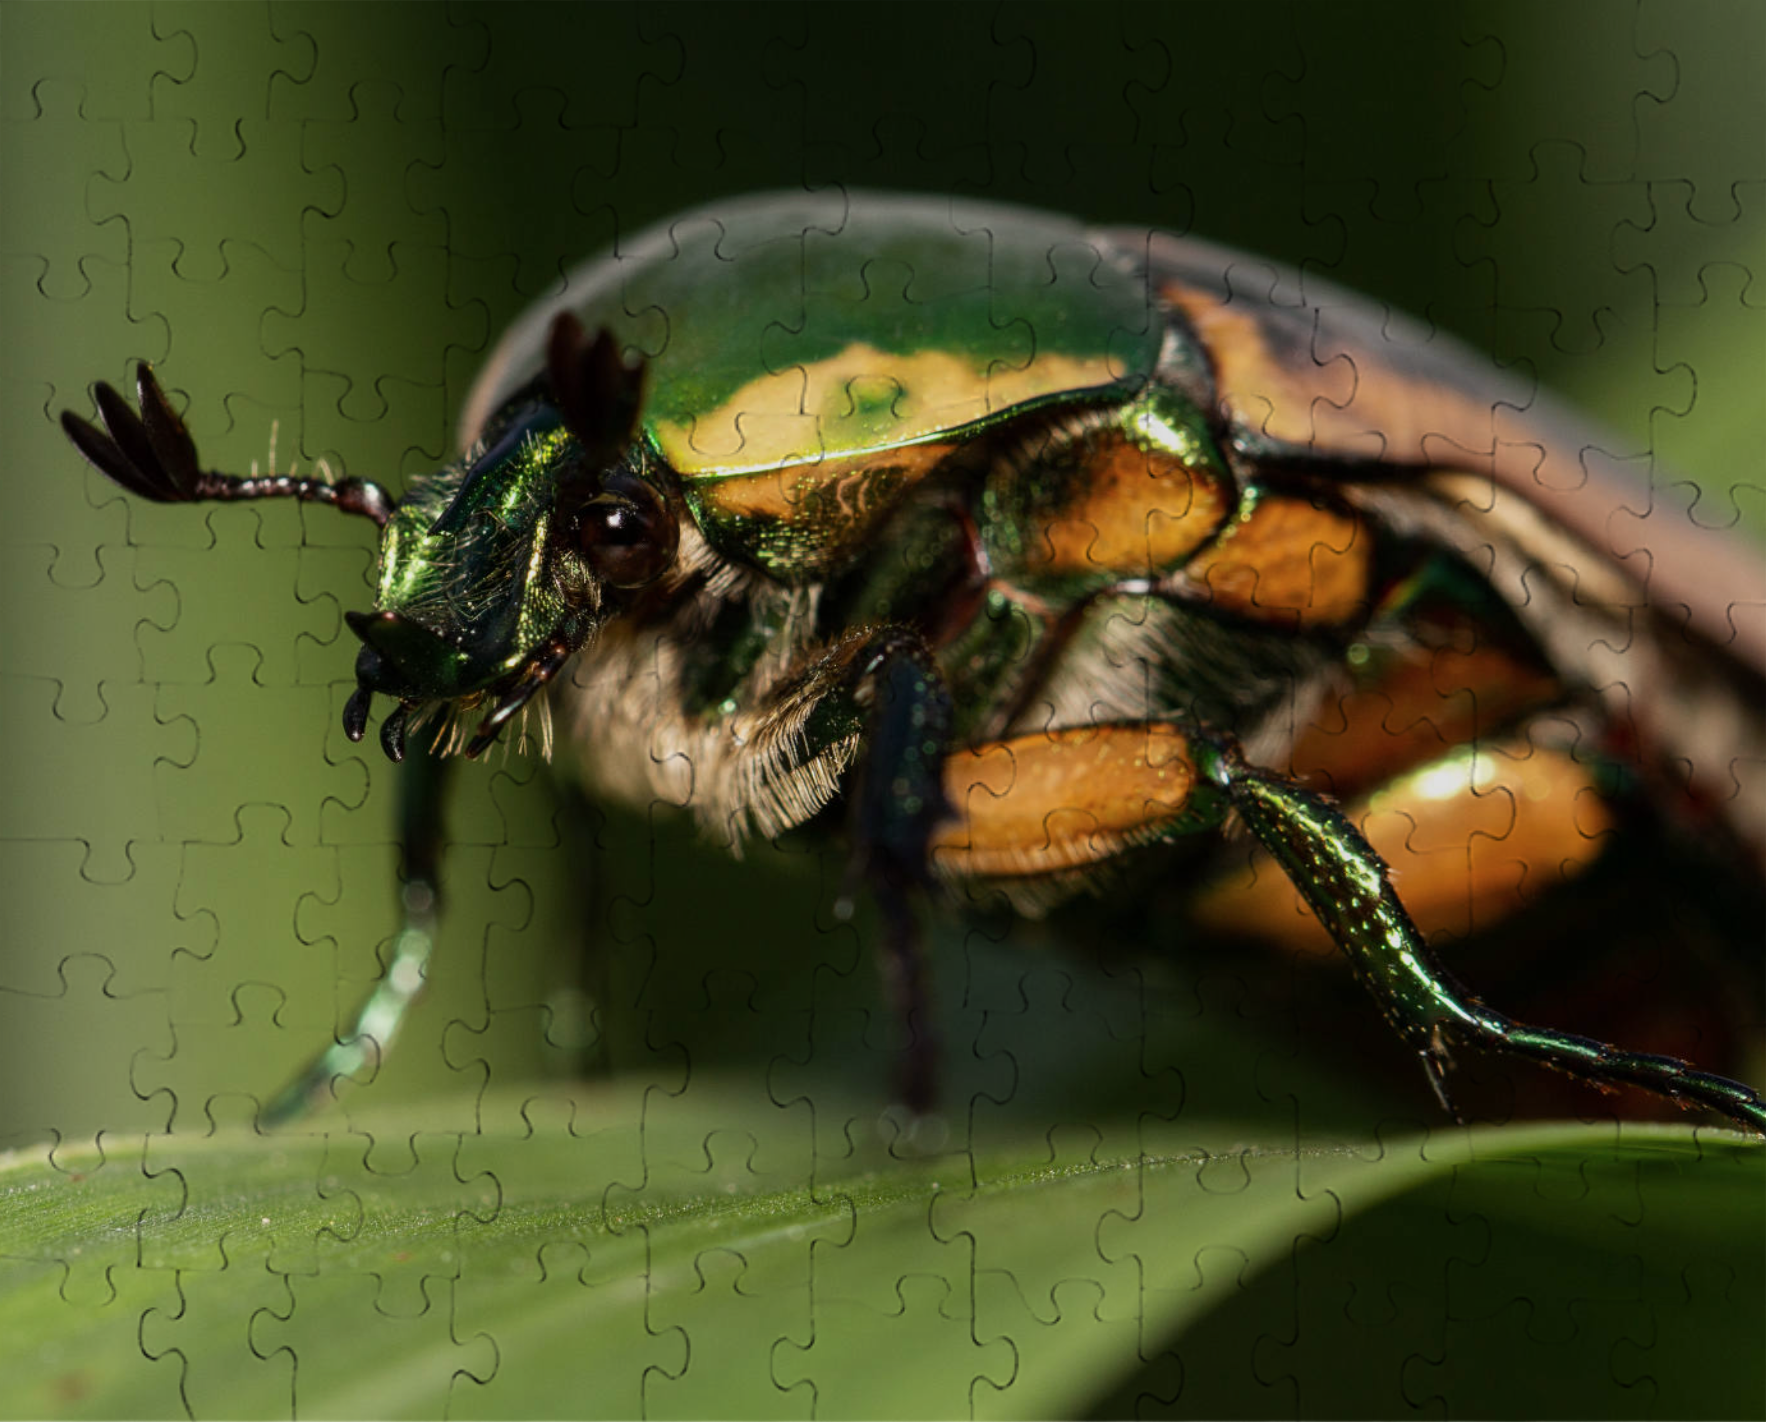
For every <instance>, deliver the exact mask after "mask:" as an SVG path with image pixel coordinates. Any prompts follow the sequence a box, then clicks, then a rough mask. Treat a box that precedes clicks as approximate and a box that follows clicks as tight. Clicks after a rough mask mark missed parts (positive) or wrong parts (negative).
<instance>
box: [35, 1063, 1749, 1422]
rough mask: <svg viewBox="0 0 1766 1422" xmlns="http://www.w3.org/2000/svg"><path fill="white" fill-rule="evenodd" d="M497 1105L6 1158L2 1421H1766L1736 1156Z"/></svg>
mask: <svg viewBox="0 0 1766 1422" xmlns="http://www.w3.org/2000/svg"><path fill="white" fill-rule="evenodd" d="M487 1105H488V1108H489V1109H487V1112H486V1114H487V1116H489V1117H493V1118H498V1119H508V1120H513V1121H517V1122H520V1123H522V1124H521V1125H519V1126H518V1127H517V1128H515V1129H507V1130H504V1129H499V1130H496V1131H490V1132H486V1133H483V1134H475V1133H472V1132H463V1131H458V1130H451V1131H450V1130H438V1129H433V1128H431V1127H432V1126H433V1125H434V1123H436V1122H441V1121H447V1120H451V1119H455V1118H456V1116H457V1105H456V1103H437V1105H436V1107H435V1108H434V1111H433V1114H430V1115H428V1116H427V1117H426V1112H425V1109H424V1108H421V1107H420V1108H417V1109H415V1110H411V1109H407V1110H406V1111H403V1112H401V1113H400V1114H399V1118H398V1119H397V1120H393V1119H391V1118H387V1119H381V1120H378V1121H373V1120H364V1121H357V1122H355V1123H354V1124H355V1129H344V1128H341V1127H334V1128H333V1129H331V1130H329V1131H326V1130H324V1129H322V1127H323V1125H324V1123H323V1122H322V1121H321V1122H320V1123H318V1125H316V1126H314V1127H312V1128H309V1130H308V1131H307V1132H304V1133H302V1132H294V1133H289V1134H285V1135H280V1136H275V1137H270V1136H263V1135H259V1134H256V1133H254V1132H251V1131H246V1130H228V1131H222V1132H217V1133H215V1134H213V1135H210V1136H207V1137H201V1138H187V1137H165V1136H154V1137H147V1138H144V1139H143V1138H136V1139H135V1140H134V1141H133V1142H132V1143H131V1144H130V1145H129V1146H128V1147H127V1148H123V1146H122V1144H121V1143H120V1142H117V1141H115V1140H111V1139H107V1140H106V1141H105V1142H104V1146H105V1149H104V1151H103V1152H102V1153H99V1152H84V1153H82V1152H75V1151H53V1152H52V1151H38V1152H19V1153H16V1154H15V1155H13V1156H12V1157H10V1158H8V1159H7V1160H6V1161H5V1162H4V1164H3V1165H0V1195H3V1197H4V1204H3V1206H0V1377H4V1378H6V1379H7V1382H6V1385H5V1389H4V1393H3V1394H0V1409H3V1410H4V1411H5V1413H6V1414H7V1415H14V1416H46V1415H57V1416H71V1415H78V1416H118V1415H132V1416H143V1417H147V1416H182V1415H187V1414H194V1415H197V1416H208V1415H217V1414H219V1415H235V1416H261V1415H275V1416H280V1415H286V1414H288V1413H289V1412H290V1411H291V1410H293V1411H295V1412H297V1413H298V1415H300V1416H302V1417H321V1416H346V1415H347V1416H393V1417H403V1416H439V1415H443V1414H444V1413H445V1414H446V1415H448V1416H451V1417H459V1416H499V1417H507V1416H541V1415H581V1416H638V1415H644V1416H649V1417H656V1416H706V1415H716V1416H809V1415H812V1413H813V1415H815V1416H820V1417H843V1416H884V1415H888V1416H923V1415H937V1416H949V1415H955V1416H961V1415H966V1414H971V1413H973V1414H974V1415H980V1416H1011V1417H1023V1416H1071V1415H1075V1414H1077V1413H1082V1412H1086V1411H1088V1410H1096V1411H1101V1412H1105V1413H1136V1412H1139V1413H1142V1414H1146V1413H1149V1412H1151V1413H1154V1414H1158V1413H1160V1412H1162V1411H1166V1410H1176V1411H1181V1412H1184V1413H1186V1414H1198V1413H1199V1414H1203V1415H1247V1416H1261V1415H1275V1414H1281V1415H1290V1414H1292V1413H1294V1412H1295V1411H1299V1412H1302V1413H1306V1414H1309V1415H1323V1414H1329V1413H1338V1412H1342V1413H1349V1412H1355V1413H1374V1414H1379V1415H1398V1414H1402V1413H1408V1412H1409V1411H1412V1410H1414V1409H1417V1408H1423V1409H1433V1410H1439V1409H1440V1408H1441V1407H1442V1406H1443V1405H1444V1404H1443V1402H1442V1401H1441V1399H1442V1398H1445V1397H1451V1398H1452V1410H1453V1411H1454V1412H1456V1413H1459V1412H1469V1413H1473V1414H1481V1415H1491V1416H1499V1415H1573V1414H1584V1415H1605V1416H1643V1415H1656V1414H1662V1413H1666V1414H1669V1415H1730V1414H1735V1415H1743V1414H1747V1413H1749V1412H1751V1411H1753V1410H1754V1409H1755V1408H1757V1406H1758V1401H1759V1398H1760V1397H1761V1395H1762V1387H1763V1386H1766V1377H1763V1373H1762V1368H1763V1364H1762V1361H1761V1355H1760V1350H1759V1347H1758V1341H1759V1338H1760V1337H1761V1335H1762V1331H1763V1329H1766V1318H1763V1316H1762V1315H1763V1312H1766V1310H1763V1305H1762V1300H1763V1299H1766V1218H1763V1213H1762V1210H1761V1200H1762V1199H1763V1198H1766V1192H1763V1191H1762V1184H1763V1183H1766V1182H1763V1174H1766V1150H1762V1149H1761V1148H1760V1147H1759V1146H1758V1145H1757V1144H1754V1143H1750V1142H1745V1141H1743V1140H1742V1139H1741V1138H1740V1137H1736V1136H1733V1135H1730V1134H1728V1133H1717V1132H1711V1131H1702V1130H1701V1131H1696V1132H1695V1131H1694V1130H1692V1129H1690V1128H1668V1127H1648V1126H1625V1127H1624V1128H1622V1130H1619V1131H1615V1129H1614V1128H1613V1127H1611V1126H1606V1127H1588V1126H1537V1127H1527V1128H1508V1129H1477V1130H1464V1131H1461V1130H1442V1131H1439V1132H1434V1133H1431V1134H1429V1135H1427V1136H1407V1137H1404V1138H1401V1139H1389V1140H1385V1141H1377V1140H1376V1141H1368V1142H1362V1143H1357V1144H1347V1145H1341V1146H1336V1147H1332V1148H1324V1147H1321V1146H1317V1145H1304V1146H1291V1147H1289V1148H1286V1149H1281V1148H1273V1147H1271V1146H1269V1145H1268V1144H1261V1145H1247V1144H1245V1143H1243V1142H1242V1141H1240V1140H1238V1139H1235V1137H1234V1135H1233V1128H1232V1127H1231V1126H1227V1125H1219V1124H1215V1125H1210V1123H1208V1122H1207V1121H1201V1122H1198V1123H1195V1124H1194V1126H1193V1127H1192V1128H1191V1129H1189V1131H1188V1135H1189V1136H1190V1138H1191V1140H1192V1142H1193V1143H1192V1144H1191V1145H1190V1146H1188V1147H1186V1148H1185V1149H1182V1150H1162V1151H1160V1152H1158V1153H1152V1152H1149V1153H1147V1154H1145V1155H1142V1154H1141V1153H1140V1151H1138V1150H1120V1149H1117V1150H1105V1149H1102V1148H1101V1147H1100V1146H1099V1144H1098V1143H1099V1142H1101V1141H1104V1140H1110V1141H1116V1142H1120V1141H1123V1140H1133V1139H1135V1138H1136V1136H1137V1135H1138V1136H1139V1137H1140V1139H1141V1140H1142V1141H1143V1142H1146V1143H1153V1142H1155V1141H1158V1142H1166V1141H1169V1140H1171V1139H1173V1138H1174V1134H1175V1133H1174V1129H1173V1128H1172V1127H1170V1126H1169V1125H1165V1124H1162V1123H1151V1124H1149V1123H1147V1122H1144V1121H1143V1122H1135V1121H1132V1120H1130V1121H1123V1122H1119V1123H1117V1125H1118V1126H1119V1127H1120V1129H1119V1130H1117V1131H1114V1132H1112V1131H1111V1130H1110V1129H1109V1128H1108V1127H1106V1128H1105V1129H1103V1130H1102V1131H1101V1133H1100V1134H1099V1135H1098V1136H1097V1137H1096V1138H1095V1139H1094V1140H1093V1142H1092V1143H1091V1144H1090V1145H1087V1144H1086V1143H1085V1142H1084V1141H1083V1140H1079V1139H1078V1138H1077V1137H1075V1136H1073V1135H1071V1134H1067V1135H1063V1134H1061V1133H1059V1132H1055V1131H1050V1130H1048V1129H1046V1128H1043V1129H1034V1128H1031V1127H1029V1126H1026V1127H1025V1128H1024V1129H1022V1130H1021V1131H1019V1132H1017V1133H1016V1134H1014V1133H1012V1132H996V1133H995V1134H994V1137H993V1139H992V1144H990V1145H988V1146H987V1147H986V1148H985V1149H982V1150H979V1151H976V1152H973V1153H971V1152H967V1151H952V1150H950V1149H949V1148H948V1147H946V1148H945V1149H944V1151H943V1152H942V1153H922V1151H921V1150H919V1149H917V1148H916V1147H914V1146H913V1145H912V1144H911V1143H910V1142H909V1141H908V1140H907V1139H906V1138H904V1137H903V1136H902V1134H901V1133H900V1132H899V1130H898V1129H897V1126H898V1122H897V1121H896V1118H894V1117H893V1116H887V1115H886V1116H884V1117H881V1118H878V1117H875V1116H874V1115H867V1114H866V1112H865V1110H864V1109H863V1108H862V1107H861V1106H855V1105H850V1104H846V1103H842V1102H840V1101H839V1100H838V1099H825V1098H822V1097H818V1099H817V1100H816V1102H815V1103H814V1105H813V1106H812V1105H811V1103H810V1102H808V1101H807V1100H798V1101H795V1102H791V1103H788V1104H785V1105H778V1104H775V1103H773V1102H771V1101H760V1102H759V1103H758V1104H757V1103H756V1098H755V1093H754V1091H753V1089H752V1082H751V1081H749V1080H746V1079H742V1078H739V1077H737V1076H734V1075H732V1076H731V1077H727V1078H724V1079H721V1080H718V1081H708V1080H705V1079H698V1080H696V1081H695V1083H694V1089H693V1091H692V1093H691V1095H690V1096H683V1095H671V1094H670V1093H668V1092H666V1091H662V1090H659V1089H656V1088H655V1087H651V1086H644V1085H639V1084H625V1085H620V1086H602V1087H594V1088H578V1089H577V1090H576V1091H575V1092H574V1093H573V1095H572V1096H560V1095H549V1096H544V1097H531V1098H521V1097H510V1098H505V1099H500V1100H499V1099H497V1098H489V1099H488V1102H487ZM831 1121H832V1122H834V1123H836V1124H837V1126H838V1130H837V1131H836V1132H834V1133H833V1135H832V1136H831V1135H830V1134H829V1132H828V1125H829V1123H830V1122H831ZM1155 1125H1156V1126H1158V1129H1157V1131H1155V1129H1154V1126H1155ZM830 1139H839V1140H843V1141H844V1142H846V1146H845V1148H844V1149H843V1150H842V1151H840V1152H835V1153H832V1158H831V1153H830V1151H829V1150H828V1149H827V1142H828V1141H829V1140H830ZM818 1143H820V1147H818ZM1446 1359H1450V1360H1451V1362H1450V1363H1449V1362H1446V1361H1444V1360H1446ZM1348 1360H1353V1364H1352V1365H1350V1364H1349V1362H1348ZM1162 1399H1163V1402H1162Z"/></svg>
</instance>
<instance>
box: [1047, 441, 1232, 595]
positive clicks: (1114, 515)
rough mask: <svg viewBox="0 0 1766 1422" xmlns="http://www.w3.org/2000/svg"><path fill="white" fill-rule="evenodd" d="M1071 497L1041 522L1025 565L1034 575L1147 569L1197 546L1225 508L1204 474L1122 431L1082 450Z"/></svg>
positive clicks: (1172, 562)
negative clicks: (1145, 447) (1081, 463)
mask: <svg viewBox="0 0 1766 1422" xmlns="http://www.w3.org/2000/svg"><path fill="white" fill-rule="evenodd" d="M1087 454H1088V456H1089V457H1088V458H1087V460H1086V468H1085V477H1083V478H1080V479H1076V480H1074V481H1073V488H1074V489H1075V491H1076V497H1075V498H1073V499H1072V500H1071V501H1070V502H1068V503H1067V504H1065V505H1064V506H1062V507H1061V509H1060V510H1059V512H1058V513H1055V514H1052V515H1051V516H1049V517H1048V518H1047V519H1046V520H1045V521H1044V522H1043V524H1042V530H1041V531H1042V535H1043V536H1042V537H1041V538H1039V539H1035V540H1034V541H1033V542H1032V545H1031V547H1030V548H1029V550H1028V552H1027V554H1026V558H1025V566H1026V569H1027V571H1030V572H1034V573H1102V572H1110V573H1142V574H1146V573H1152V572H1157V571H1160V570H1162V569H1165V568H1171V567H1175V566H1176V565H1177V564H1179V563H1181V562H1182V561H1183V560H1184V559H1185V558H1187V557H1189V556H1190V554H1192V553H1194V552H1195V551H1196V549H1198V548H1200V547H1201V546H1202V545H1203V544H1204V543H1205V542H1207V541H1208V539H1209V538H1211V537H1213V535H1214V533H1215V532H1216V531H1217V530H1218V529H1219V528H1220V526H1221V524H1222V523H1223V522H1225V520H1226V517H1227V514H1228V513H1229V512H1230V509H1231V503H1230V495H1229V490H1228V489H1227V488H1226V487H1225V486H1224V485H1223V484H1222V482H1221V481H1220V480H1219V479H1217V478H1214V477H1213V476H1212V475H1210V474H1208V473H1207V472H1206V471H1202V470H1195V469H1191V468H1190V467H1188V466H1187V465H1185V464H1184V463H1183V462H1182V461H1181V460H1177V459H1173V458H1172V457H1171V456H1169V455H1167V454H1163V453H1160V452H1159V451H1157V450H1143V449H1141V448H1140V447H1139V446H1137V445H1136V444H1135V443H1134V442H1133V441H1131V440H1128V439H1125V438H1123V437H1122V436H1120V435H1112V436H1105V437H1102V438H1099V439H1097V440H1095V441H1093V442H1092V444H1091V445H1090V446H1089V448H1088V450H1087Z"/></svg>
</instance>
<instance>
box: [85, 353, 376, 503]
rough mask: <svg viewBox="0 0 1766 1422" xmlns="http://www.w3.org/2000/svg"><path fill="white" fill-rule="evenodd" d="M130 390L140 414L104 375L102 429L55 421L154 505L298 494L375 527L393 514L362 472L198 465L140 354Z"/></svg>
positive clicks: (103, 468)
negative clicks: (309, 474) (262, 472)
mask: <svg viewBox="0 0 1766 1422" xmlns="http://www.w3.org/2000/svg"><path fill="white" fill-rule="evenodd" d="M135 393H136V396H137V398H138V399H139V401H140V404H141V413H140V414H139V415H137V414H136V413H135V412H134V411H133V410H131V409H130V408H129V407H128V405H127V404H126V403H125V402H124V400H123V397H122V396H121V395H119V394H117V392H116V391H115V390H113V389H111V387H110V386H108V385H106V384H105V383H104V382H103V381H100V382H99V383H98V384H97V385H96V386H95V387H94V388H93V391H92V394H93V398H94V399H96V400H97V402H98V414H99V416H100V418H102V419H103V421H104V429H103V430H100V429H98V428H97V427H96V426H95V425H93V424H91V423H90V422H89V421H86V420H82V419H81V418H80V417H79V416H78V415H76V414H75V413H74V412H73V411H72V410H63V411H62V412H61V427H62V429H64V430H65V431H66V432H67V437H68V438H69V439H71V440H72V441H73V442H74V447H75V448H76V449H78V450H79V451H80V453H81V454H83V455H85V456H86V458H87V459H88V460H90V461H91V463H92V464H93V465H94V466H96V467H97V468H98V469H99V471H100V472H102V473H104V474H106V475H108V476H109V477H110V478H111V479H112V480H113V481H114V482H116V483H117V484H120V485H121V486H122V487H123V488H125V489H127V490H128V491H129V492H130V493H131V494H138V495H139V496H140V497H142V498H144V499H151V500H152V501H153V502H154V503H156V504H194V503H201V502H204V501H207V500H221V501H230V500H234V499H299V500H301V501H302V502H304V503H310V504H330V505H331V506H332V507H333V508H338V509H342V510H343V512H345V513H352V514H361V515H363V516H364V517H366V518H371V519H373V520H374V522H375V525H376V526H377V527H380V528H385V527H386V524H387V520H389V519H390V518H391V517H392V510H393V501H392V498H391V496H389V495H388V494H387V492H386V490H385V489H383V488H381V487H380V485H378V484H375V483H372V482H370V481H369V480H367V479H353V478H352V479H340V480H338V481H337V482H336V483H335V484H333V483H330V482H328V481H326V480H324V479H306V478H299V479H297V478H295V477H293V476H292V475H288V474H271V475H268V476H266V477H263V478H249V479H242V478H237V477H235V476H234V475H231V474H216V473H213V472H211V471H207V470H204V469H201V468H199V467H198V465H197V463H196V443H195V441H194V440H192V439H191V438H190V432H189V431H188V430H186V429H185V428H184V422H183V421H182V420H181V419H179V418H178V414H177V412H176V411H175V410H173V409H172V407H171V406H170V405H169V404H167V403H166V397H165V393H164V392H163V391H162V390H161V389H160V388H159V382H158V381H157V380H155V379H154V378H153V371H152V369H151V368H149V366H148V364H147V362H146V361H142V362H141V364H140V365H139V366H138V367H137V368H136V375H135Z"/></svg>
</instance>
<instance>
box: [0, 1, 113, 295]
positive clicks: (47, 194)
mask: <svg viewBox="0 0 1766 1422" xmlns="http://www.w3.org/2000/svg"><path fill="white" fill-rule="evenodd" d="M9 28H10V27H9ZM20 58H22V56H20ZM44 59H45V60H47V56H44ZM7 68H8V72H9V75H10V74H11V73H12V72H16V71H14V70H13V68H12V62H11V57H9V63H8V66H7ZM85 98H86V90H85V87H84V86H83V85H82V84H79V83H77V82H69V81H67V80H64V79H57V78H48V77H44V78H39V79H37V81H36V82H35V83H33V84H32V85H31V87H30V94H29V99H28V105H29V108H28V110H27V112H28V117H21V118H16V119H15V118H9V119H8V121H7V122H6V123H5V124H0V145H4V146H3V147H0V167H3V168H4V170H5V171H7V172H9V173H17V172H23V171H29V172H30V173H32V174H33V182H34V183H35V184H40V185H41V186H39V187H35V188H34V189H33V191H34V192H36V193H39V194H41V201H40V203H39V202H38V201H32V202H29V203H16V202H14V203H7V204H6V205H5V206H6V215H5V216H4V217H0V250H4V251H5V252H6V253H7V254H8V256H9V257H13V258H17V257H29V258H31V259H32V261H33V263H34V264H35V265H36V266H37V268H38V275H37V277H36V279H35V285H36V288H37V291H38V292H39V293H40V294H41V295H42V296H43V297H45V298H47V299H49V300H52V301H63V302H65V301H74V300H77V299H79V298H81V297H84V296H86V295H88V294H89V293H90V291H91V289H92V283H91V279H90V278H89V277H88V276H87V275H86V270H85V269H86V267H87V266H88V265H89V264H92V263H104V264H108V265H109V266H111V267H114V268H121V267H124V266H126V265H127V263H128V260H129V234H128V230H127V228H126V226H125V225H124V224H122V223H117V222H108V223H107V222H106V221H105V220H104V218H103V216H102V214H95V213H94V211H93V210H92V208H91V207H90V206H88V197H89V192H88V184H89V183H92V182H94V181H96V177H95V175H97V176H98V177H101V176H102V175H104V174H106V173H120V172H122V171H124V170H125V169H126V168H127V165H128V156H127V151H126V149H125V147H124V144H123V134H122V125H121V124H117V123H101V122H94V121H93V120H92V119H90V118H88V117H87V116H86V115H85V114H84V113H82V112H81V105H82V104H83V102H84V100H85ZM15 106H16V107H24V102H17V103H16V104H15ZM58 187H59V191H58V190H57V188H58ZM50 254H53V255H50Z"/></svg>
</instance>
